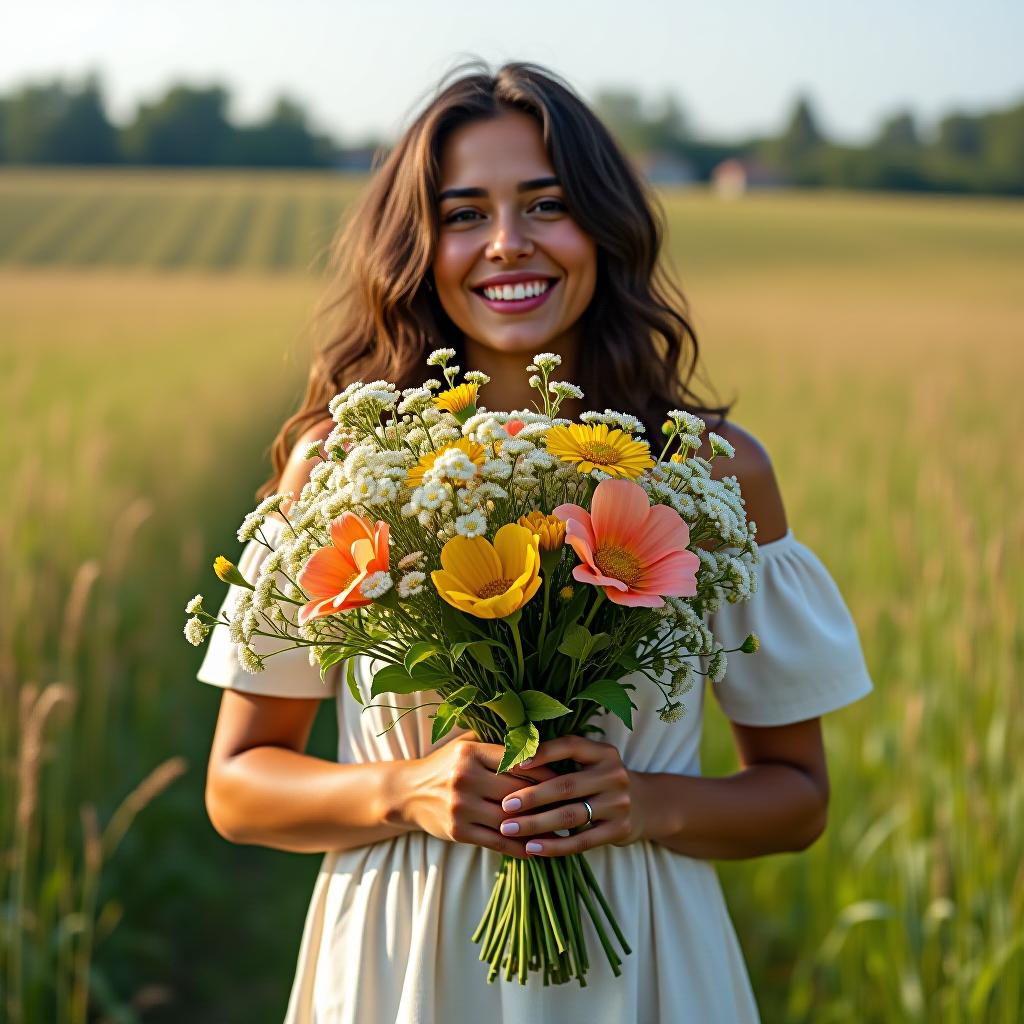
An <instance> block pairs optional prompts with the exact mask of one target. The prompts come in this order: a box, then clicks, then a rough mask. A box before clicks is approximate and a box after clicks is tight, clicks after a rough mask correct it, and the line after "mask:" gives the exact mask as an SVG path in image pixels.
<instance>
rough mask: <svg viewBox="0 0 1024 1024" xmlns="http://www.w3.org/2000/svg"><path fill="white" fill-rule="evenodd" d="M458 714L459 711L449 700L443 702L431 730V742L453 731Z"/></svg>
mask: <svg viewBox="0 0 1024 1024" xmlns="http://www.w3.org/2000/svg"><path fill="white" fill-rule="evenodd" d="M458 715H459V713H458V711H457V710H456V709H455V708H453V707H451V705H450V704H448V702H447V701H445V702H444V703H442V704H441V705H440V707H438V709H437V712H436V714H435V715H434V724H433V726H432V727H431V730H430V742H431V743H436V742H437V741H438V740H439V739H441V737H442V736H447V735H448V733H450V732H451V730H452V726H453V725H455V719H456V718H458Z"/></svg>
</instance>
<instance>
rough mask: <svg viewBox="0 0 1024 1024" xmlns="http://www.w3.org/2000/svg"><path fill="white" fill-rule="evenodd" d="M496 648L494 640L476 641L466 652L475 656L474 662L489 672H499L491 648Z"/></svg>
mask: <svg viewBox="0 0 1024 1024" xmlns="http://www.w3.org/2000/svg"><path fill="white" fill-rule="evenodd" d="M495 646H497V645H496V644H495V642H494V641H493V640H474V641H473V642H472V643H471V644H469V646H468V647H467V648H466V650H467V651H469V653H470V654H471V655H472V656H473V660H474V661H476V662H477V664H479V665H481V666H483V667H484V668H485V669H487V671H488V672H497V671H498V666H497V664H495V661H494V655H493V654H491V648H492V647H495Z"/></svg>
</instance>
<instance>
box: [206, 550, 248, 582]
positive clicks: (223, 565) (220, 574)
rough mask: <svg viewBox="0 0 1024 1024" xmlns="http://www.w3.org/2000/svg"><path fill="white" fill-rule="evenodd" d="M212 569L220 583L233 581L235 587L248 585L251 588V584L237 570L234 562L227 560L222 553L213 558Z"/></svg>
mask: <svg viewBox="0 0 1024 1024" xmlns="http://www.w3.org/2000/svg"><path fill="white" fill-rule="evenodd" d="M213 571H214V572H215V573H216V575H217V579H219V580H220V581H221V582H222V583H233V584H234V585H235V586H236V587H248V588H249V590H252V589H253V587H252V584H251V583H249V582H248V581H247V580H246V578H245V577H244V576H243V575H242V574H241V573H240V572H239V571H238V566H236V565H235V563H234V562H231V561H228V559H226V558H225V557H224V556H223V555H218V556H217V557H216V558H215V559H214V560H213Z"/></svg>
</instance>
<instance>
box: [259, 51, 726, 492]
mask: <svg viewBox="0 0 1024 1024" xmlns="http://www.w3.org/2000/svg"><path fill="white" fill-rule="evenodd" d="M506 110H516V111H522V112H525V113H527V114H529V115H531V116H532V117H535V118H536V119H537V122H538V124H539V125H540V127H541V130H542V132H543V139H544V145H545V148H546V150H547V153H548V157H549V159H550V160H551V164H552V166H553V167H554V170H555V173H556V174H557V176H558V178H559V181H560V182H561V183H562V186H563V189H564V193H565V199H566V204H567V206H568V208H569V213H570V215H571V216H572V217H573V219H574V220H575V221H576V223H577V224H578V225H579V226H580V227H581V228H582V229H583V230H584V231H585V232H587V233H588V234H589V235H590V236H591V237H592V238H593V239H594V241H595V242H596V247H597V282H596V287H595V291H594V297H593V299H592V300H591V302H590V305H589V306H588V307H587V309H586V311H585V312H584V313H583V315H582V317H581V320H580V324H581V358H579V360H578V370H577V373H576V381H575V383H577V384H579V385H580V387H582V388H583V391H584V394H585V396H586V398H585V401H586V404H587V405H588V407H590V408H593V409H598V410H601V409H604V408H606V407H609V408H613V409H618V410H620V411H622V412H628V413H631V414H632V415H634V416H636V417H638V418H639V419H640V420H641V421H642V422H643V423H644V425H645V426H646V427H647V430H648V435H649V436H650V437H652V438H656V437H657V435H658V432H659V429H660V426H661V423H662V422H663V420H664V419H665V414H666V412H667V411H668V410H669V409H674V408H676V409H685V410H687V411H689V412H693V413H697V414H704V415H707V416H712V417H716V421H715V423H714V424H713V427H712V428H713V429H714V428H716V427H720V426H721V423H722V421H723V420H724V418H725V417H726V416H727V415H728V413H729V411H730V409H731V408H732V404H733V403H730V404H728V405H706V404H704V403H703V402H702V401H701V400H700V399H699V398H698V397H697V395H696V394H695V393H694V392H693V391H692V390H691V388H690V382H691V380H692V379H693V377H694V375H695V373H697V371H698V368H699V346H698V342H697V336H696V332H695V331H694V328H693V325H692V324H691V322H690V319H689V313H688V303H687V301H686V298H685V296H684V294H683V292H682V290H681V289H680V288H679V287H678V285H677V284H676V283H675V281H674V280H673V278H672V277H671V275H670V274H669V273H668V272H667V271H666V269H665V267H664V266H663V262H662V242H663V238H664V232H665V215H664V211H663V209H662V207H661V204H660V203H659V202H658V200H657V198H656V197H655V196H654V195H653V193H652V192H651V191H650V189H649V188H648V187H647V186H646V184H645V183H644V182H643V181H642V179H641V178H640V176H639V175H638V173H637V172H636V170H635V169H634V167H633V166H632V164H631V163H630V161H629V160H628V158H627V157H626V156H625V155H624V154H623V152H622V150H621V149H620V148H619V146H618V145H617V144H616V142H615V140H614V139H613V138H612V136H611V134H610V133H609V131H608V129H607V128H606V127H605V125H604V124H603V123H602V122H601V120H600V119H599V118H598V117H597V115H596V114H595V113H594V112H593V111H592V110H591V109H590V108H589V107H588V106H587V104H586V103H585V102H584V101H583V100H582V99H581V98H580V97H579V96H578V95H577V94H576V93H575V92H574V90H573V89H572V87H571V86H570V85H569V84H568V83H567V82H565V81H564V80H563V79H562V78H560V77H559V76H558V75H556V74H554V73H553V72H551V71H549V70H547V69H546V68H544V67H541V66H540V65H537V64H533V63H527V62H522V61H513V62H510V63H506V64H504V65H502V66H501V67H500V68H498V70H497V71H496V72H494V73H491V71H490V70H489V68H488V66H487V64H486V63H485V62H484V61H481V60H478V59H473V60H471V61H469V62H467V63H463V64H460V65H457V66H456V67H454V68H452V69H451V70H450V71H449V72H447V73H446V74H445V75H444V76H443V77H442V79H441V81H440V82H439V83H438V85H437V87H436V88H435V90H434V92H433V95H432V96H431V97H430V98H429V101H428V102H427V104H426V106H425V107H424V109H423V110H422V111H421V112H420V113H419V114H418V115H417V116H416V117H415V119H414V120H413V121H412V123H411V124H410V125H409V126H408V128H406V129H405V131H404V132H403V133H402V135H401V137H400V138H399V140H398V142H397V143H396V144H395V146H394V148H393V149H391V150H390V152H386V153H385V152H383V151H378V153H377V155H376V157H375V160H374V163H375V165H376V166H375V169H374V171H373V173H372V176H371V179H370V182H369V185H368V186H367V188H366V189H365V191H364V192H363V194H362V196H361V198H360V199H359V200H358V201H357V202H356V203H355V204H354V206H353V208H352V209H351V210H350V212H349V214H348V216H347V217H346V218H345V220H344V221H343V223H342V224H341V226H340V227H339V230H338V232H337V234H336V236H335V238H334V240H333V242H332V243H331V246H330V252H329V261H328V267H329V278H328V280H329V283H328V287H327V289H326V291H325V293H324V295H323V297H322V298H321V300H320V302H319V303H318V305H317V307H316V309H315V311H314V313H313V317H312V324H313V327H314V330H315V331H316V334H317V336H318V337H317V340H316V343H315V352H314V357H313V362H312V366H311V368H310V372H309V380H308V382H307V385H306V393H305V397H304V398H303V400H302V404H301V406H300V408H299V409H298V411H297V412H296V413H294V415H292V416H291V417H289V418H288V420H287V421H286V422H285V423H284V425H283V426H282V427H281V430H280V431H279V433H278V435H277V437H276V439H275V440H274V443H273V446H272V449H271V453H272V457H273V467H274V472H273V476H272V477H271V478H270V479H269V480H268V481H267V482H266V483H265V484H264V486H263V487H262V488H261V489H260V492H259V496H260V497H265V496H266V495H268V494H270V493H273V491H274V490H275V489H276V487H277V485H278V482H279V481H280V478H281V473H282V470H283V468H284V465H285V463H286V462H287V460H288V456H289V453H290V452H291V449H292V447H293V445H294V444H295V440H296V438H297V437H298V436H299V435H301V434H302V433H304V432H305V431H306V430H308V429H309V428H310V427H312V426H314V425H315V424H317V423H319V422H321V421H323V420H324V419H326V418H327V416H328V413H327V405H328V402H329V401H330V399H331V398H332V397H333V396H334V395H335V394H337V393H338V392H339V391H342V390H343V389H344V388H345V387H346V386H347V385H348V384H349V383H351V382H352V381H354V380H376V379H384V380H390V381H393V382H394V383H395V384H396V385H398V386H399V387H402V388H404V387H412V386H416V385H418V384H419V383H421V382H422V380H423V379H424V376H425V370H426V367H425V365H424V359H425V356H426V354H427V353H428V352H429V351H430V350H431V349H433V348H437V347H440V346H445V347H450V348H454V349H455V350H456V352H457V353H458V355H459V358H458V359H457V361H458V362H459V363H460V364H461V365H463V366H465V365H466V364H465V361H464V355H463V344H462V334H461V331H460V330H459V329H458V328H457V327H456V326H455V324H454V323H453V322H452V321H451V319H450V318H449V317H448V315H447V314H446V313H445V311H444V308H443V307H442V306H441V303H440V302H439V300H438V298H437V293H436V292H435V291H434V290H433V288H432V287H431V276H432V275H431V266H432V264H433V259H434V251H435V246H436V243H437V237H438V221H439V217H438V199H437V196H438V192H439V185H440V180H439V179H440V171H439V168H440V163H441V154H442V151H443V147H444V144H445V140H446V139H447V137H448V136H449V135H450V133H451V132H452V131H453V130H454V129H455V128H457V127H459V126H460V125H463V124H466V123H468V122H471V121H479V120H486V119H489V118H493V117H496V116H498V115H500V114H501V113H503V112H504V111H506ZM467 368H468V367H467Z"/></svg>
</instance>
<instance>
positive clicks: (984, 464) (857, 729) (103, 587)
mask: <svg viewBox="0 0 1024 1024" xmlns="http://www.w3.org/2000/svg"><path fill="white" fill-rule="evenodd" d="M357 185H358V183H357V182H353V181H351V180H349V179H333V178H328V177H324V176H320V175H223V176H217V175H184V174H175V175H164V174H148V173H133V174H118V175H113V176H111V175H100V174H91V173H88V174H87V173H81V174H74V173H62V174H46V175H33V176H32V178H31V179H30V178H29V177H27V176H25V175H20V174H10V173H8V174H4V175H0V332H2V333H0V400H2V404H0V435H2V436H3V438H4V442H5V443H4V445H3V447H2V448H0V459H2V460H3V461H2V464H0V465H2V468H3V470H4V471H5V479H6V480H7V481H8V494H9V498H8V507H7V514H6V516H5V517H4V520H3V523H2V525H0V593H3V595H4V601H3V609H4V614H3V615H0V701H2V706H3V707H4V708H5V711H6V713H5V714H4V715H3V716H2V719H0V768H2V770H3V775H4V786H3V788H2V790H0V800H2V803H0V851H3V853H4V857H3V859H2V860H0V901H2V904H3V913H2V914H0V960H2V963H0V967H2V973H0V991H2V992H4V993H5V999H6V1007H5V1009H6V1013H7V1017H8V1019H9V1020H10V1021H12V1022H15V1021H21V1022H24V1024H35V1022H43V1021H46V1022H49V1021H53V1020H58V1021H64V1020H81V1021H84V1020H85V1019H86V1016H85V1012H84V1005H85V999H84V993H85V990H86V987H88V989H89V990H90V992H91V997H90V998H91V1003H92V1007H93V1018H94V1019H96V1020H107V1021H111V1022H113V1021H118V1022H121V1021H135V1020H138V1021H154V1022H161V1024H163V1022H179V1021H181V1020H184V1019H188V1020H191V1021H193V1022H194V1024H207V1022H209V1024H214V1022H216V1024H233V1022H235V1021H239V1022H241V1021H245V1022H247V1024H250V1022H251V1024H264V1022H267V1024H269V1022H274V1021H278V1020H280V1019H281V1017H282V1015H283V1011H284V1004H285V1000H286V998H287V987H288V983H289V982H290V979H291V974H292V969H293V966H294V958H295V954H296V951H297V946H298V937H299V931H300V929H301V924H302V918H303V915H304V912H305V908H306V903H307V900H308V896H309V891H310V888H311V886H312V881H313V877H314V875H315V871H316V868H317V865H318V862H319V858H317V857H299V856H293V855H289V854H283V853H279V852H275V851H268V850H260V849H246V848H234V847H231V846H229V845H228V844H226V843H224V842H223V841H221V840H220V839H219V837H217V836H216V834H215V833H213V831H212V829H211V827H210V825H209V824H208V822H207V821H206V818H205V813H204V811H203V806H202V787H203V777H204V771H205V765H204V759H205V756H206V754H207V751H208V746H209V739H210V734H211V729H212V724H213V720H214V716H215V714H216V708H217V702H218V698H219V695H218V693H217V692H216V691H214V689H213V688H211V687H207V686H203V685H202V684H199V683H196V682H195V680H194V672H195V669H196V666H197V663H198V658H199V656H200V654H199V652H196V651H194V650H193V649H192V648H190V647H189V646H188V645H187V644H186V643H185V642H184V639H183V638H182V637H181V624H182V621H183V614H182V606H183V605H184V603H185V601H186V600H187V599H188V598H189V597H191V596H192V594H194V593H195V592H196V591H197V590H203V591H204V592H207V593H209V592H212V591H211V584H210V576H209V574H208V569H207V567H208V565H209V561H210V559H211V557H212V556H213V555H214V554H216V553H218V552H220V551H224V552H225V553H227V554H232V553H234V552H236V551H237V547H238V545H237V544H236V542H235V541H234V539H233V531H234V528H235V526H236V524H237V521H238V519H239V518H240V516H241V514H242V513H243V512H244V511H246V509H247V508H248V507H249V502H250V498H251V495H252V492H253V490H254V489H255V487H256V486H257V484H258V483H260V482H261V481H262V479H263V477H264V475H265V472H266V468H267V465H266V462H265V460H264V449H265V446H266V445H267V444H268V443H269V441H270V439H271V437H272V435H273V433H274V432H275V430H276V428H277V425H278V424H279V422H280V420H281V418H282V416H283V415H284V414H285V412H286V411H287V410H288V409H289V408H290V407H291V405H292V404H293V403H294V401H295V400H296V397H297V393H298V389H299V387H300V385H301V380H302V376H303V373H304V366H305V358H306V350H305V347H304V344H305V343H304V342H303V341H302V340H301V338H300V332H301V328H302V326H303V324H304V322H305V319H306V317H307V315H308V313H309V311H310V309H311V307H312V304H313V302H314V300H315V298H316V297H317V295H318V293H319V287H320V285H319V281H318V279H317V277H316V273H315V272H316V270H317V268H318V267H319V266H320V265H322V255H321V250H322V247H323V245H324V244H325V243H326V241H327V240H328V238H329V235H330V230H331V227H332V225H333V224H334V222H335V219H336V218H337V216H338V215H339V213H340V212H341V211H342V210H343V208H344V205H345V203H346V202H347V201H349V200H350V198H351V196H352V195H353V193H354V189H355V188H356V187H357ZM662 195H663V201H664V202H665V204H666V209H667V211H668V214H669V222H670V254H671V257H672V261H673V264H674V265H675V267H676V268H677V270H678V272H679V274H680V276H681V279H682V282H683V285H684V288H685V290H686V291H687V294H688V296H689V298H690V301H691V303H692V307H693V310H692V311H693V315H694V319H695V321H696V324H697V328H698V333H699V336H700V339H701V344H702V351H703V354H704V357H705V360H706V365H707V372H708V376H709V377H710V379H711V380H712V381H713V382H714V384H715V385H716V387H717V390H718V393H719V395H720V396H721V397H723V398H732V397H737V396H738V398H739V400H738V402H737V404H736V406H735V410H734V414H733V418H734V419H735V420H736V422H738V423H740V424H742V425H743V426H745V427H747V428H748V429H750V430H752V431H753V432H754V433H755V434H756V435H757V436H758V437H759V438H760V439H761V440H762V441H763V443H764V444H765V446H766V447H767V448H768V450H769V452H770V453H771V455H772V457H773V460H774V463H775V467H776V472H777V475H778V477H779V480H780V484H781V487H782V491H783V495H784V498H785V501H786V505H787V511H788V516H789V520H790V523H791V525H792V526H793V529H794V533H795V534H796V535H797V537H798V538H799V539H801V540H803V541H804V542H805V543H807V544H808V545H810V546H811V547H812V548H813V550H814V551H815V552H816V553H817V554H818V555H819V556H820V557H821V559H822V560H823V561H824V562H825V564H826V565H827V566H828V568H829V569H830V570H831V572H832V574H833V576H834V577H835V579H836V580H837V582H838V583H839V585H840V588H841V589H842V591H843V593H844V595H845V597H846V599H847V602H848V603H849V605H850V608H851V610H852V611H853V614H854V617H855V619H856V620H857V622H858V625H859V627H860V630H861V635H862V638H863V641H864V646H865V650H866V654H867V658H868V664H869V667H870V669H871V671H872V675H873V678H874V680H875V685H876V690H875V693H874V694H873V695H872V696H871V697H870V698H868V699H867V700H865V701H862V702H859V703H858V704H855V705H854V706H852V707H851V708H849V709H846V710H844V711H840V712H838V713H836V714H834V715H832V716H829V717H827V718H826V719H825V731H826V737H827V742H828V749H829V758H830V771H831V778H832V789H833V797H832V810H831V825H830V828H829V830H828V831H827V833H826V834H825V836H824V837H823V838H822V839H821V840H820V841H819V842H818V843H816V844H815V845H814V846H813V847H812V848H811V849H810V850H809V851H807V852H805V853H803V854H800V855H782V856H774V857H769V858H760V859H757V860H752V861H745V862H733V863H723V864H721V865H720V872H721V874H722V877H723V880H724V882H725V885H726V887H727V894H728V897H729V902H730V907H731V909H732V912H733V917H734V920H735V922H736V927H737V931H738V933H739V935H740V938H741V941H742V944H743V946H744V949H745V952H746V955H747V958H748V963H749V966H750V969H751V973H752V976H753V981H754V986H755V990H756V991H757V992H758V995H759V999H760V1001H761V1009H762V1014H763V1017H764V1019H765V1021H766V1022H769V1021H770V1022H773V1024H774V1022H805V1021H806V1022H813V1024H831V1022H844V1024H845V1022H850V1024H852V1022H857V1024H861V1022H886V1024H888V1022H890V1021H914V1022H927V1024H932V1022H942V1024H947V1022H948V1024H959V1022H976V1021H977V1022H981V1021H984V1022H994V1024H1016V1022H1017V1021H1019V1020H1020V1018H1021V1007H1022V1005H1024V981H1022V974H1024V971H1022V967H1024V868H1022V865H1024V770H1022V763H1021V756H1020V751H1021V749H1022V748H1024V707H1022V703H1024V701H1022V697H1021V690H1020V686H1019V676H1020V669H1021V665H1022V661H1024V635H1022V631H1021V627H1020V609H1021V607H1022V605H1024V583H1022V580H1024V512H1022V502H1021V499H1022V497H1024V461H1022V460H1021V458H1020V456H1019V452H1018V449H1017V439H1018V437H1019V436H1021V433H1022V432H1024V403H1022V402H1021V400H1020V392H1021V386H1022V384H1024V355H1022V352H1021V342H1022V340H1024V289H1021V287H1020V281H1021V279H1022V275H1024V207H1022V206H1021V205H1020V204H1019V203H1017V204H1014V203H1011V202H1002V201H984V200H962V199H948V198H941V197H931V198H916V197H899V198H895V197H889V196H871V197H867V196H853V195H836V194H823V195H807V194H802V195H794V194H786V193H778V194H771V195H768V194H766V195H759V196H751V197H749V198H747V199H744V200H743V201H741V202H738V203H723V202H719V201H716V200H714V199H712V198H710V197H708V196H706V195H705V194H703V193H698V192H684V193H663V194H662ZM214 271H218V273H214ZM708 708H709V711H708V725H707V735H706V742H705V759H704V765H705V771H706V772H707V773H709V774H718V773H722V772H727V771H731V770H733V767H734V759H733V755H732V753H731V748H730V746H729V741H728V733H727V729H726V726H725V723H724V721H723V719H722V718H721V716H720V714H719V713H718V712H717V709H716V708H715V706H714V702H713V701H709V704H708ZM333 742H334V735H333V723H332V721H331V715H330V713H329V708H325V709H324V711H323V713H322V714H321V715H320V720H319V721H318V724H317V730H316V733H315V735H314V738H313V741H312V749H313V750H314V751H315V752H317V753H319V754H321V755H322V756H328V757H329V756H331V753H332V746H333ZM178 759H184V760H183V761H181V760H178ZM154 771H155V772H156V775H155V777H154V776H152V775H151V773H153V772H154ZM147 776H149V782H148V785H146V786H145V787H144V788H143V791H142V792H137V793H136V795H135V796H134V797H133V798H132V799H131V800H130V801H129V803H128V804H127V805H124V804H122V801H124V800H125V798H126V797H128V795H129V793H131V792H132V791H133V790H134V789H135V787H136V786H138V785H139V783H140V782H142V780H143V779H145V778H146V777H147ZM119 807H120V808H121V809H120V810H118V808H119ZM83 808H84V811H83ZM90 809H92V810H90ZM94 822H95V824H93V823H94ZM104 829H106V830H107V831H106V833H105V835H102V834H103V831H104ZM93 833H95V836H94V838H93V839H92V840H90V839H89V837H90V835H93ZM122 834H123V838H119V836H121V835H122ZM253 893H257V894H258V897H254V896H253ZM257 898H258V901H259V905H260V907H261V914H260V915H258V916H257V915H254V914H253V913H252V911H251V903H252V901H254V899H257ZM242 921H244V925H241V926H240V923H239V922H242ZM240 982H242V983H241V984H240ZM2 1012H3V1011H0V1013H2Z"/></svg>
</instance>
